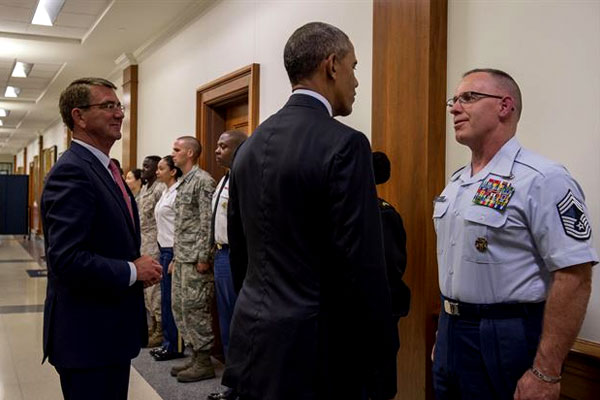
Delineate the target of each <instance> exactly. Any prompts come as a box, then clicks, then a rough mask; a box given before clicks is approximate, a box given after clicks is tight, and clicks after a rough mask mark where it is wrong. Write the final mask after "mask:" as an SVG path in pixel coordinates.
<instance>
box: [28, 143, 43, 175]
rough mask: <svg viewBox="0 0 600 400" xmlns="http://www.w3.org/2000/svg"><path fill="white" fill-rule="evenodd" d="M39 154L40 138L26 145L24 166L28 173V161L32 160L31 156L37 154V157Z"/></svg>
mask: <svg viewBox="0 0 600 400" xmlns="http://www.w3.org/2000/svg"><path fill="white" fill-rule="evenodd" d="M39 155H40V140H39V139H34V140H33V141H31V142H30V143H29V144H28V145H27V168H26V171H27V173H28V174H29V173H31V172H30V171H29V163H31V162H32V161H33V157H35V156H38V159H39Z"/></svg>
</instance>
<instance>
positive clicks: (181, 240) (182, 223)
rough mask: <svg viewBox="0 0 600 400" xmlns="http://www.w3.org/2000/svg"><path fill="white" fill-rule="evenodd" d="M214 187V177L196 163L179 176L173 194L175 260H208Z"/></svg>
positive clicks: (187, 261)
mask: <svg viewBox="0 0 600 400" xmlns="http://www.w3.org/2000/svg"><path fill="white" fill-rule="evenodd" d="M214 191H215V180H214V179H213V178H212V177H211V176H210V175H209V174H208V172H206V171H204V170H202V169H200V168H199V167H198V166H194V167H193V168H192V169H191V170H190V172H188V173H187V174H185V175H184V176H183V177H182V178H181V184H180V185H179V187H178V188H177V197H175V232H174V244H173V253H174V259H175V261H177V262H183V263H199V262H203V263H207V262H209V260H210V250H211V249H210V224H211V216H212V210H211V200H212V195H213V192H214Z"/></svg>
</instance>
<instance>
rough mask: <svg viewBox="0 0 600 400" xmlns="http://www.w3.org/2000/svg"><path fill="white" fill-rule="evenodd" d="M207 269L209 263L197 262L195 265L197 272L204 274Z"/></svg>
mask: <svg viewBox="0 0 600 400" xmlns="http://www.w3.org/2000/svg"><path fill="white" fill-rule="evenodd" d="M209 269H210V264H209V263H201V262H199V263H198V265H196V270H198V273H199V274H205V273H206V272H207V271H208V270H209Z"/></svg>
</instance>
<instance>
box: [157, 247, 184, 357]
mask: <svg viewBox="0 0 600 400" xmlns="http://www.w3.org/2000/svg"><path fill="white" fill-rule="evenodd" d="M158 248H159V249H160V265H162V268H163V278H162V280H161V281H160V291H161V298H160V309H161V312H162V327H163V344H162V347H163V348H165V349H167V351H169V352H177V353H182V352H183V339H181V336H179V332H178V331H177V325H175V319H174V318H173V311H172V310H171V274H169V273H168V270H169V263H170V262H171V260H172V259H173V248H172V247H160V245H159V246H158Z"/></svg>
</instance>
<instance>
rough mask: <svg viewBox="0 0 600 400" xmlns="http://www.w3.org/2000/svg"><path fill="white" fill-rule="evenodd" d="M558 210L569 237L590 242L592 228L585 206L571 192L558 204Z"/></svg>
mask: <svg viewBox="0 0 600 400" xmlns="http://www.w3.org/2000/svg"><path fill="white" fill-rule="evenodd" d="M556 208H558V214H559V215H560V222H561V223H562V226H563V229H564V230H565V233H566V234H567V236H571V237H572V238H574V239H577V240H588V239H589V238H590V237H591V236H592V228H591V226H590V222H589V221H588V219H587V216H586V215H585V213H584V209H583V204H582V203H581V202H580V201H579V200H577V198H576V197H575V196H574V195H573V192H571V190H569V191H568V192H567V194H566V195H565V197H563V199H562V200H561V201H559V202H558V204H557V205H556Z"/></svg>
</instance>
